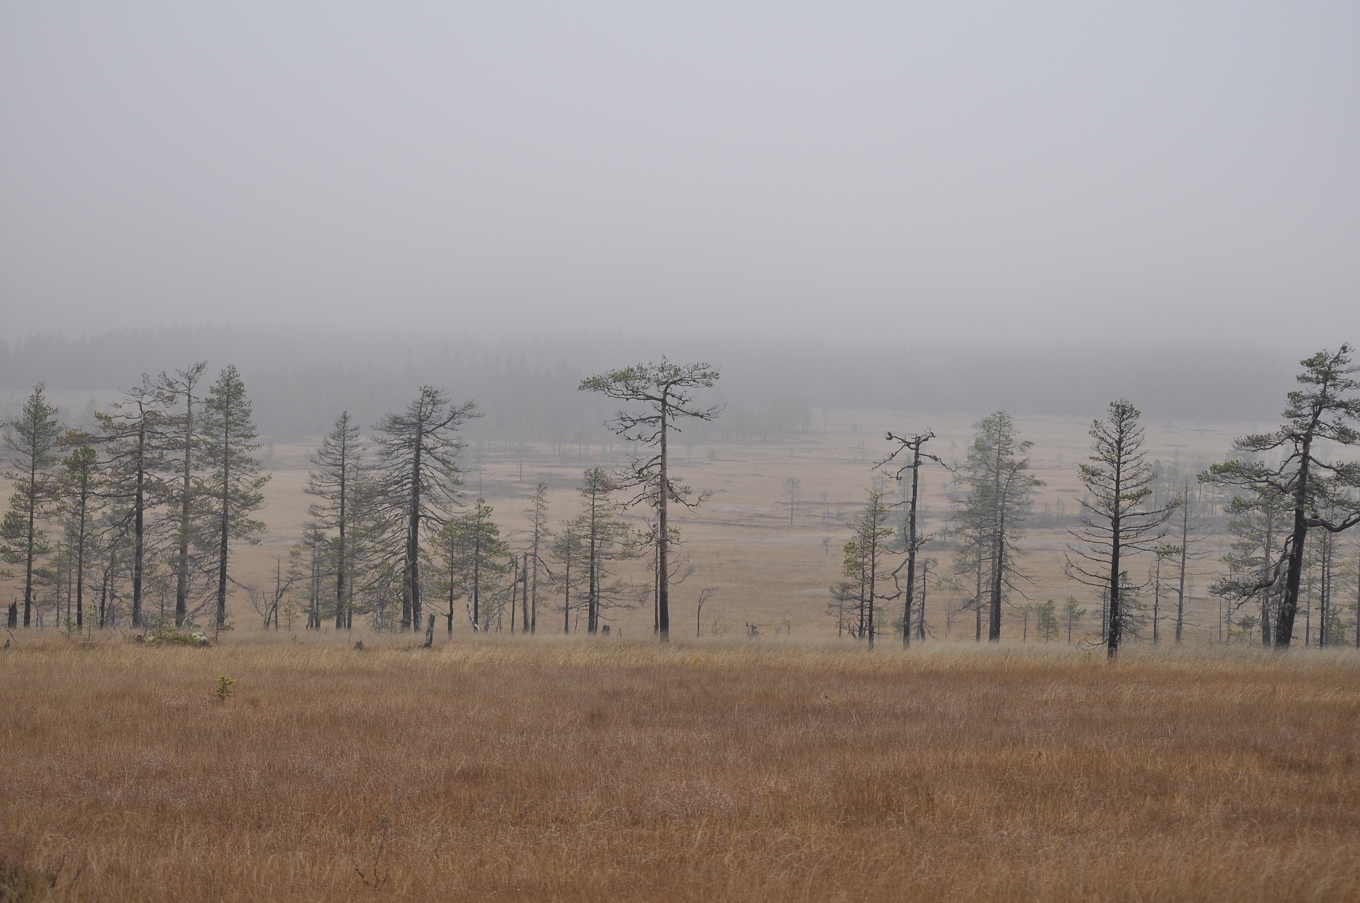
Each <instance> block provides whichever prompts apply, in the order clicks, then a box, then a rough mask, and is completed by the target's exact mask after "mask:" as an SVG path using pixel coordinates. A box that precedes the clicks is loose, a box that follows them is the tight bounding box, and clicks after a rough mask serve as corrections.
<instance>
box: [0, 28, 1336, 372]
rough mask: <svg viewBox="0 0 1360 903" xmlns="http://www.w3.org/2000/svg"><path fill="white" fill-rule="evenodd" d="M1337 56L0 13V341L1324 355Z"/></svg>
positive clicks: (1277, 45)
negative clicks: (167, 335) (209, 338)
mask: <svg viewBox="0 0 1360 903" xmlns="http://www.w3.org/2000/svg"><path fill="white" fill-rule="evenodd" d="M1357 46H1360V7H1357V6H1355V5H1353V4H1335V3H1333V4H1322V3H1316V4H1245V3H1232V4H1227V3H1223V4H1196V5H1194V7H1193V8H1190V7H1189V6H1187V5H1185V4H1171V3H1164V4H1160V3H1150V4H1136V5H1126V6H1124V7H1123V8H1115V7H1113V6H1112V5H1107V4H1098V5H1092V4H1058V3H1041V4H1023V5H1016V4H1001V3H994V4H967V3H963V4H947V5H944V4H937V5H924V4H923V5H916V4H874V3H856V4H834V5H832V4H827V5H823V6H820V7H815V6H812V5H792V4H764V3H753V4H740V5H738V6H735V7H734V6H733V5H730V4H697V3H685V4H664V5H663V4H641V5H638V4H606V3H600V4H595V3H589V4H584V3H583V4H572V5H570V6H566V5H562V4H538V3H516V4H437V3H429V4H419V3H411V4H344V5H342V4H322V3H314V4H308V3H296V2H271V3H267V4H266V3H238V4H211V5H210V4H116V5H106V4H98V5H97V4H5V5H4V6H3V7H0V308H3V320H0V335H3V336H5V337H8V338H9V339H11V340H16V341H17V340H18V339H20V338H22V337H24V336H28V335H30V334H33V333H49V332H58V331H60V332H62V333H64V334H66V335H67V336H80V335H87V334H88V335H93V334H97V333H100V332H104V331H107V330H114V329H118V330H144V329H149V328H155V327H161V326H167V325H170V324H184V325H187V326H191V327H197V326H203V325H206V324H219V325H222V324H228V325H231V324H235V325H242V326H245V325H249V326H264V327H274V326H279V327H283V326H306V325H325V326H328V327H335V328H358V329H366V330H372V329H374V328H377V327H381V328H393V329H398V330H405V331H406V332H407V333H408V334H419V333H421V332H423V331H431V330H432V331H435V332H438V333H440V334H463V335H466V334H468V333H469V331H470V332H472V333H475V334H477V335H481V336H488V337H493V338H495V339H497V340H507V339H508V338H509V337H513V336H515V335H517V334H521V333H524V332H526V331H531V332H533V333H535V334H539V335H547V334H551V333H553V332H554V331H559V332H562V333H564V334H566V335H567V336H569V337H574V336H596V337H598V336H608V335H614V334H619V333H627V334H630V335H642V336H653V337H665V336H673V335H684V336H688V337H690V345H691V347H697V348H698V349H699V350H700V352H701V353H703V355H704V356H709V357H712V356H715V355H713V354H712V353H710V351H709V350H705V348H706V346H704V345H703V344H702V342H701V341H699V339H702V338H703V337H705V336H708V337H714V336H717V337H743V336H744V337H775V338H778V339H780V340H781V341H786V342H789V343H793V345H798V343H804V345H807V344H808V343H812V344H815V343H817V342H820V341H823V340H830V339H834V340H836V341H839V342H843V343H853V341H854V340H855V338H856V337H857V336H869V337H871V338H872V339H873V340H874V341H876V342H880V343H886V344H885V345H884V346H883V347H889V346H891V344H892V343H893V342H896V343H902V344H911V343H915V344H916V346H917V347H921V346H922V343H943V344H944V345H949V346H950V347H957V346H959V345H960V344H962V343H967V342H970V341H982V342H986V343H991V344H996V343H999V342H1003V341H1011V340H1020V341H1024V342H1030V343H1035V342H1051V343H1059V344H1062V343H1091V342H1099V343H1101V346H1102V347H1104V348H1112V347H1119V345H1120V343H1123V342H1137V343H1142V344H1144V345H1146V344H1147V343H1160V342H1172V343H1181V344H1182V345H1184V344H1185V343H1192V344H1198V345H1204V346H1216V347H1221V348H1231V347H1233V346H1237V345H1242V344H1249V345H1251V346H1252V347H1263V346H1271V345H1273V343H1277V342H1278V343H1284V344H1287V345H1288V346H1289V349H1290V350H1289V354H1293V353H1294V350H1295V349H1299V348H1301V349H1303V350H1308V349H1311V348H1314V347H1321V346H1323V345H1331V346H1333V347H1334V346H1335V345H1336V344H1337V343H1338V342H1339V341H1340V340H1341V339H1351V340H1354V339H1355V338H1356V337H1357V335H1360V329H1358V328H1357V327H1360V313H1357V310H1360V304H1357V298H1358V297H1360V291H1357V290H1358V289H1360V272H1358V266H1360V255H1358V254H1357V251H1356V249H1357V248H1360V169H1357V167H1356V166H1355V161H1356V160H1357V159H1360V116H1357V115H1356V111H1357V110H1360V54H1357V53H1356V52H1355V48H1356V47H1357ZM788 347H792V346H788ZM799 347H802V346H799ZM845 347H852V345H851V344H847V345H846V346H845ZM1128 353H1130V354H1132V353H1133V351H1132V350H1130V351H1129V352H1128ZM1289 354H1286V355H1285V357H1286V358H1288V357H1289ZM1294 359H1297V358H1296V357H1295V358H1294ZM179 363H182V362H180V361H174V360H165V361H147V362H144V363H140V364H137V365H134V366H140V367H141V368H151V369H159V368H161V367H173V366H175V365H177V364H179ZM888 363H889V361H887V360H885V361H884V364H885V366H887V364H888ZM1275 397H1278V395H1276V396H1275Z"/></svg>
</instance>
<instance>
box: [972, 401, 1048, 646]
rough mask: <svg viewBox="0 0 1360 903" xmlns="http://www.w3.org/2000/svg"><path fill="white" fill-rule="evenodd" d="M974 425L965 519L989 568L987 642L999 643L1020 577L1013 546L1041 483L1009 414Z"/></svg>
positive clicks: (997, 415)
mask: <svg viewBox="0 0 1360 903" xmlns="http://www.w3.org/2000/svg"><path fill="white" fill-rule="evenodd" d="M973 427H974V429H975V430H977V433H976V436H975V437H974V439H973V444H972V447H971V448H969V450H968V462H967V469H966V473H965V477H964V481H965V483H966V484H967V486H968V495H967V498H966V499H965V501H964V507H963V518H964V519H965V520H967V521H969V522H970V525H971V529H970V530H969V532H970V533H972V534H974V535H976V536H977V539H978V542H979V544H980V548H979V551H980V552H981V553H982V555H983V560H984V561H985V562H986V564H987V568H988V575H987V578H988V579H987V610H988V621H987V624H988V626H987V639H989V640H991V641H992V642H996V641H998V640H1000V639H1001V605H1002V602H1003V601H1004V599H1005V596H1006V591H1007V590H1008V589H1010V588H1011V586H1012V584H1011V581H1012V579H1013V578H1015V577H1016V576H1018V575H1020V571H1019V570H1018V569H1017V567H1016V564H1015V558H1016V555H1017V553H1018V551H1019V549H1018V547H1017V545H1016V543H1017V540H1018V539H1019V538H1020V536H1021V527H1022V525H1023V522H1024V518H1025V515H1027V514H1028V513H1029V509H1030V503H1031V498H1032V494H1033V491H1034V489H1036V488H1038V487H1040V486H1042V485H1044V484H1043V481H1042V480H1040V479H1038V478H1037V477H1035V476H1033V475H1032V474H1031V473H1030V472H1029V458H1028V457H1024V456H1025V455H1028V453H1029V450H1030V449H1031V448H1032V447H1033V446H1034V443H1032V442H1030V441H1028V440H1025V441H1020V440H1019V439H1018V437H1017V435H1016V429H1015V421H1014V420H1013V419H1012V418H1011V416H1010V415H1009V414H1007V413H1006V412H1005V411H998V412H996V413H995V414H991V415H989V416H987V417H985V418H983V419H982V420H980V421H979V422H978V423H976V424H974V425H973Z"/></svg>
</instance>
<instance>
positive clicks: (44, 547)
mask: <svg viewBox="0 0 1360 903" xmlns="http://www.w3.org/2000/svg"><path fill="white" fill-rule="evenodd" d="M45 389H46V387H45V386H44V385H43V384H42V383H38V384H37V385H36V386H34V387H33V393H32V394H31V395H29V396H28V399H27V400H26V401H25V402H24V407H23V411H22V412H21V413H20V415H19V416H18V417H17V418H15V419H14V420H11V421H10V422H9V423H8V424H7V428H6V430H5V451H6V453H7V457H8V459H9V464H10V469H8V470H5V471H4V472H3V475H4V477H5V478H6V479H7V480H9V481H10V482H11V483H12V484H13V485H14V491H13V493H12V494H11V495H10V498H9V510H8V511H7V512H6V513H5V518H4V520H3V521H2V522H0V555H3V557H4V560H5V561H7V562H9V563H11V564H20V563H22V564H23V566H24V626H25V627H28V626H30V625H31V623H32V619H33V587H34V576H35V570H36V568H37V567H38V565H39V563H40V559H42V558H43V557H44V556H46V555H48V554H49V553H50V552H51V548H50V546H48V544H47V537H46V533H45V532H44V531H43V529H42V524H41V521H42V519H43V516H44V514H45V512H46V510H47V508H48V506H49V504H50V503H51V502H52V500H53V497H54V495H55V485H54V481H53V473H52V471H53V470H54V469H55V468H56V466H57V464H58V446H57V441H58V439H59V438H60V436H61V427H60V426H59V425H58V424H57V409H56V407H54V406H53V405H51V404H48V402H47V396H46V394H45Z"/></svg>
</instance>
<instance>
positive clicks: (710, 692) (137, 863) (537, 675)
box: [0, 635, 1360, 901]
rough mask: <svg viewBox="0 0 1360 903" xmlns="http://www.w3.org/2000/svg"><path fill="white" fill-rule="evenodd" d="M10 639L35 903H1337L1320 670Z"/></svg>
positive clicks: (624, 646)
mask: <svg viewBox="0 0 1360 903" xmlns="http://www.w3.org/2000/svg"><path fill="white" fill-rule="evenodd" d="M21 639H22V640H23V641H24V642H23V643H22V644H21V645H19V646H17V647H16V648H11V649H9V650H5V651H3V652H0V699H2V700H3V702H0V738H3V744H4V749H5V756H4V760H3V768H2V769H0V860H3V862H0V876H6V875H12V876H16V877H15V878H14V882H15V883H18V882H20V881H28V882H29V884H30V890H34V891H37V892H43V891H44V890H45V889H46V888H47V885H48V880H47V878H48V876H52V878H53V880H54V882H55V886H54V887H53V888H52V889H51V890H50V893H49V896H50V897H51V898H52V899H63V900H64V899H69V900H139V901H160V900H176V901H181V900H185V901H192V900H337V899H369V898H372V899H476V900H526V899H532V900H602V899H608V900H779V901H790V900H818V901H821V900H903V899H920V900H969V901H987V900H1016V901H1019V900H1035V899H1042V900H1129V901H1133V900H1140V901H1142V900H1182V899H1213V900H1237V901H1264V900H1342V899H1360V868H1357V867H1356V863H1357V861H1360V661H1357V660H1356V659H1355V658H1354V657H1351V656H1347V655H1344V654H1337V655H1332V654H1326V655H1322V654H1312V655H1308V654H1298V653H1291V654H1290V655H1288V656H1284V657H1268V656H1262V655H1259V654H1252V653H1248V652H1241V651H1234V652H1232V653H1229V652H1226V651H1223V652H1217V653H1212V652H1206V651H1204V650H1198V651H1195V652H1180V653H1177V652H1165V653H1160V654H1155V655H1154V654H1152V653H1150V652H1146V651H1139V650H1133V651H1131V652H1130V654H1128V655H1126V656H1125V657H1124V658H1123V659H1122V660H1121V661H1120V662H1119V663H1118V664H1117V665H1114V666H1107V665H1105V664H1104V663H1103V662H1101V660H1100V658H1099V656H1092V657H1087V656H1085V655H1084V654H1083V653H1082V652H1081V651H1079V649H1077V648H1076V647H1048V648H1043V647H1038V646H1028V647H1021V646H1015V645H1008V646H1002V647H999V648H996V647H992V648H982V649H974V648H972V647H968V646H957V645H952V644H951V645H948V646H946V645H944V644H936V646H935V647H934V648H925V649H919V650H913V651H912V652H910V653H906V654H904V653H901V652H898V651H896V650H891V649H881V650H879V651H877V652H875V653H872V654H869V653H866V652H865V651H863V650H862V649H852V648H847V647H844V646H840V645H836V644H825V645H816V644H806V645H797V644H794V643H783V642H774V641H769V640H759V641H754V642H749V643H748V642H744V641H737V642H730V643H718V642H709V643H702V644H695V643H676V644H674V645H672V646H671V647H669V648H663V647H657V646H654V645H651V644H644V643H619V642H614V641H609V640H605V641H594V642H592V641H585V640H559V639H547V638H543V637H540V638H537V639H528V638H516V639H514V640H511V639H500V640H495V639H489V638H483V639H482V640H479V641H475V642H474V641H468V642H455V643H452V644H447V645H440V646H438V647H436V648H435V649H433V650H424V649H419V648H408V647H404V646H398V645H396V641H389V645H386V646H381V647H377V648H374V646H373V643H372V641H371V639H368V638H366V645H367V646H369V648H368V649H366V650H364V651H355V650H353V649H351V648H348V647H347V646H340V645H335V644H330V645H327V644H324V643H318V642H312V643H308V644H298V643H287V642H281V643H261V642H254V643H241V642H239V641H237V643H235V644H232V643H228V644H227V645H223V646H217V647H214V648H211V649H206V650H197V649H176V648H164V649H152V648H146V647H144V646H139V645H134V644H130V643H124V642H121V641H117V642H114V641H107V642H97V643H95V644H94V645H90V646H82V645H78V644H70V643H67V642H64V641H59V640H57V639H56V638H55V637H53V636H50V635H49V636H48V637H46V638H45V639H43V640H42V641H41V642H34V641H32V640H31V639H30V637H23V638H21ZM219 675H228V676H230V677H232V678H234V679H235V680H236V684H235V685H234V687H233V688H232V689H233V690H234V696H232V697H231V698H228V699H226V700H219V699H218V698H217V697H216V696H215V694H214V690H215V688H216V686H217V681H218V677H219ZM360 872H362V873H363V874H362V875H361V874H360ZM375 884H376V885H378V887H376V888H374V887H373V886H372V885H375ZM4 898H5V896H4V892H2V891H0V899H4Z"/></svg>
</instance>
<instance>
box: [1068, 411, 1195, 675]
mask: <svg viewBox="0 0 1360 903" xmlns="http://www.w3.org/2000/svg"><path fill="white" fill-rule="evenodd" d="M1139 416H1140V414H1139V411H1138V409H1137V408H1135V407H1134V406H1133V405H1131V404H1129V403H1128V402H1127V401H1125V400H1124V399H1122V398H1121V399H1119V400H1118V401H1113V402H1111V403H1110V407H1109V412H1108V413H1107V414H1106V416H1105V419H1103V420H1096V421H1095V422H1094V423H1093V424H1092V425H1091V448H1092V451H1093V452H1094V454H1092V455H1091V457H1090V461H1091V463H1090V464H1082V465H1080V466H1079V467H1078V474H1079V476H1080V477H1081V482H1082V483H1083V484H1084V485H1085V486H1086V490H1087V496H1086V497H1085V498H1083V499H1082V501H1081V523H1082V528H1081V530H1079V531H1070V532H1071V533H1072V536H1073V537H1074V538H1076V539H1077V540H1079V542H1080V544H1081V546H1080V547H1078V546H1072V545H1069V546H1068V551H1069V552H1070V553H1071V554H1070V555H1069V556H1068V557H1067V572H1068V574H1069V575H1070V576H1072V577H1075V578H1076V579H1077V580H1079V581H1081V582H1082V583H1085V584H1087V585H1088V586H1094V587H1099V588H1102V589H1104V590H1105V592H1106V593H1107V597H1106V598H1107V602H1108V606H1109V607H1108V610H1107V612H1108V614H1107V622H1108V625H1109V628H1108V630H1107V631H1106V635H1105V643H1106V654H1107V656H1108V657H1109V658H1111V659H1113V658H1115V657H1117V656H1118V654H1119V643H1120V641H1121V639H1122V635H1123V628H1124V627H1125V626H1126V625H1127V624H1132V623H1134V622H1135V621H1136V611H1135V609H1134V607H1133V603H1134V599H1133V598H1132V597H1130V598H1129V600H1128V601H1129V603H1130V605H1129V610H1128V611H1125V610H1124V608H1123V606H1122V605H1121V601H1122V596H1121V594H1122V593H1124V592H1125V591H1126V590H1130V589H1136V587H1131V584H1130V583H1129V577H1128V571H1127V568H1128V561H1127V559H1128V557H1129V556H1130V555H1131V554H1134V553H1137V552H1147V551H1152V550H1153V549H1154V548H1155V546H1156V544H1157V541H1158V540H1160V539H1161V538H1162V536H1163V533H1162V532H1161V527H1162V525H1163V524H1165V523H1166V522H1167V520H1168V519H1170V517H1171V515H1172V513H1173V512H1174V511H1175V510H1176V507H1177V505H1178V504H1179V502H1178V501H1176V500H1174V499H1173V500H1170V501H1168V502H1167V503H1166V504H1164V505H1163V506H1162V507H1160V508H1149V507H1147V506H1146V505H1145V502H1146V501H1147V499H1148V497H1149V496H1151V495H1152V488H1151V483H1152V481H1153V480H1154V479H1155V478H1156V473H1155V472H1154V471H1153V469H1152V465H1151V464H1149V463H1148V462H1147V454H1146V453H1145V452H1144V451H1143V442H1144V433H1143V428H1142V427H1141V426H1139V425H1138V417H1139ZM1074 555H1075V556H1076V557H1075V558H1073V556H1074Z"/></svg>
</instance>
